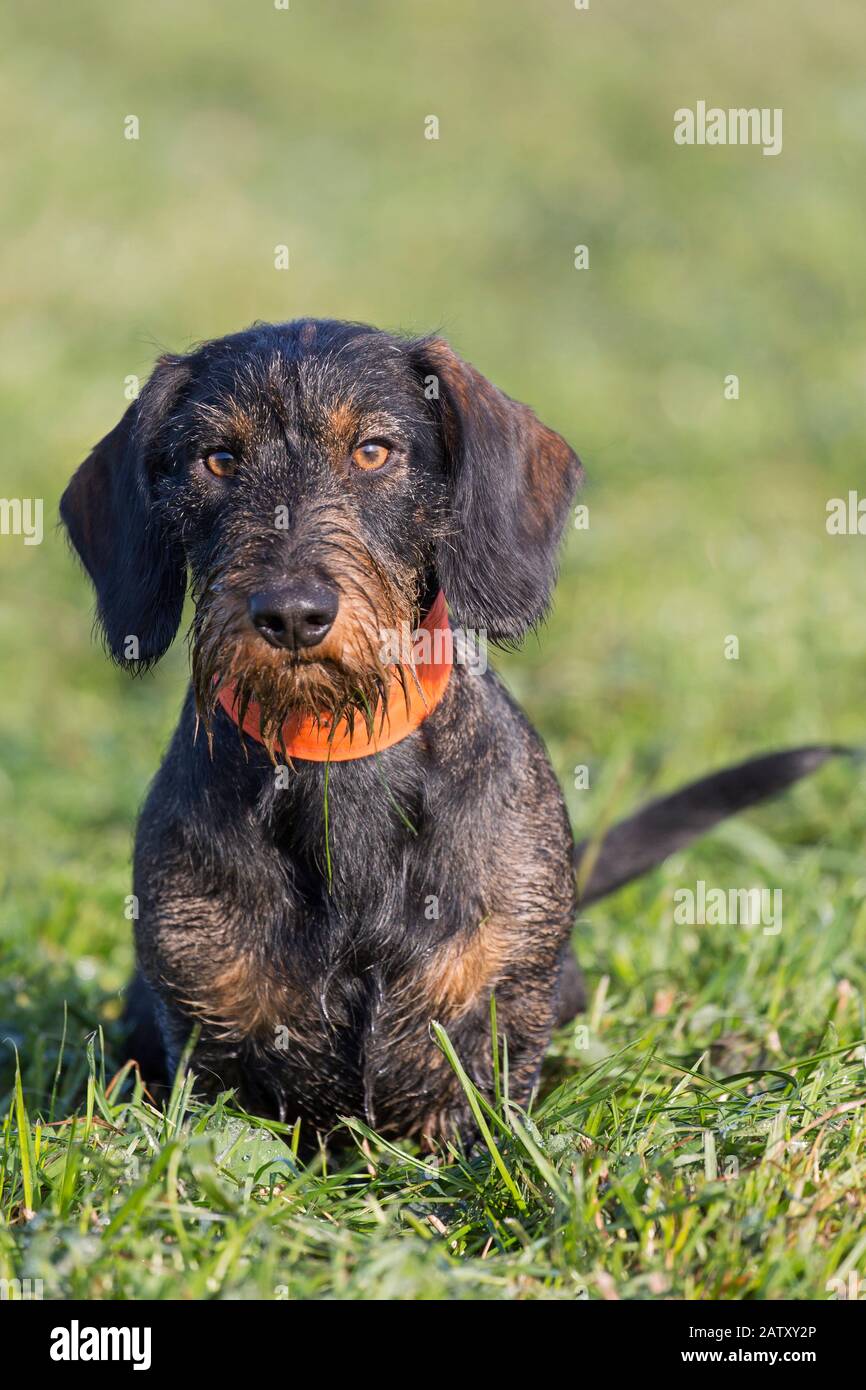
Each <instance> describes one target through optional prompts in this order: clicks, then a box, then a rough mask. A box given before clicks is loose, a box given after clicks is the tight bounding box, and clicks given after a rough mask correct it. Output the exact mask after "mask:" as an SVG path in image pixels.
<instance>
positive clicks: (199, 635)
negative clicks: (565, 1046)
mask: <svg viewBox="0 0 866 1390" xmlns="http://www.w3.org/2000/svg"><path fill="white" fill-rule="evenodd" d="M580 477H581V466H580V463H579V461H578V459H577V457H576V455H575V454H574V452H573V451H572V450H571V449H570V448H569V446H568V445H567V444H566V443H565V441H564V440H563V439H562V438H560V436H559V435H558V434H555V433H554V432H553V430H551V429H548V428H547V427H546V426H545V425H543V424H542V423H541V422H540V421H539V420H538V419H537V418H536V416H535V415H534V414H533V412H532V411H531V410H530V409H529V408H528V407H527V406H525V405H520V404H518V403H517V402H516V401H513V400H511V399H509V398H508V397H507V396H505V395H503V394H502V392H500V391H499V390H497V389H496V388H495V387H494V386H492V385H491V384H490V382H489V381H487V380H486V379H485V378H484V377H483V376H482V375H481V374H480V373H479V372H477V371H476V370H475V369H474V368H473V367H471V366H469V365H468V364H467V363H466V362H464V361H462V360H461V358H460V357H458V356H457V354H456V353H455V352H454V351H453V350H452V349H451V348H450V347H449V346H448V345H447V344H446V343H445V342H444V341H442V340H441V339H440V338H435V337H434V338H426V339H421V340H408V339H402V338H398V337H395V336H392V335H390V334H388V333H384V332H380V331H378V330H376V329H374V328H370V327H367V326H365V325H362V324H356V323H339V322H331V321H316V320H304V321H298V322H294V323H287V324H260V325H258V324H257V325H254V326H253V327H252V328H250V329H248V330H246V331H245V332H241V333H237V334H233V335H231V336H229V337H226V338H221V339H219V340H217V341H214V342H209V343H205V344H204V345H203V346H201V347H199V348H197V349H196V350H194V351H192V352H190V353H189V354H188V355H185V356H165V357H162V358H161V359H160V361H159V362H158V363H157V365H156V368H155V370H154V372H153V374H152V376H151V377H150V379H149V381H148V382H147V384H146V385H145V387H144V388H143V390H142V392H141V394H140V395H139V397H138V399H137V400H136V401H135V402H134V403H133V404H132V405H130V407H129V409H128V410H127V412H126V414H125V415H124V417H123V419H122V420H121V421H120V423H119V424H118V425H117V426H116V427H115V429H114V430H112V432H111V433H110V434H108V435H107V436H106V437H105V439H103V440H102V442H101V443H100V444H98V445H97V446H96V448H95V449H94V450H93V452H92V453H91V454H90V456H89V457H88V458H87V459H86V461H85V462H84V463H83V464H82V465H81V467H80V468H79V469H78V471H77V472H76V473H75V475H74V477H73V478H72V481H71V482H70V484H69V486H68V488H67V490H66V492H65V494H64V496H63V499H62V502H61V516H62V519H63V521H64V523H65V525H66V528H67V530H68V534H69V537H70V538H71V541H72V544H73V546H74V547H75V550H76V551H77V552H78V554H79V556H80V558H81V560H82V561H83V563H84V566H85V567H86V569H87V572H88V574H89V575H90V578H91V579H92V581H93V584H94V586H95V590H96V596H97V605H98V619H99V623H100V626H101V629H102V632H103V634H104V638H105V643H106V646H107V649H108V652H109V654H110V655H111V657H112V658H113V659H114V660H115V661H117V662H118V663H120V664H121V665H123V666H125V667H126V668H127V669H128V670H130V671H132V672H141V671H144V670H146V669H147V668H149V667H150V666H152V665H153V663H154V662H156V661H158V660H159V658H160V657H161V656H162V655H163V653H164V652H165V651H166V649H167V648H168V646H169V644H170V643H171V642H172V640H173V638H174V636H175V634H176V632H177V630H178V627H179V624H180V622H181V614H182V609H183V605H184V598H185V593H186V587H187V575H188V574H189V576H190V587H191V592H192V596H193V600H194V605H195V612H194V618H193V623H192V628H191V666H192V679H191V683H190V687H189V689H188V691H187V694H186V698H185V700H184V704H183V709H182V712H181V715H180V721H179V723H178V726H177V729H176V731H175V733H174V736H173V738H172V740H171V744H170V747H169V749H168V753H167V755H166V757H165V759H164V761H163V763H162V766H161V767H160V769H159V771H158V773H157V775H156V778H155V780H154V782H153V785H152V787H151V789H150V792H149V795H148V797H147V800H146V802H145V805H144V809H143V811H142V813H141V817H140V820H139V824H138V833H137V839H136V846H135V864H134V892H135V901H136V903H137V913H138V915H137V919H136V923H135V938H136V953H137V973H136V977H135V979H134V981H133V984H132V987H131V990H130V996H129V1018H130V1026H131V1029H132V1037H131V1048H132V1049H133V1053H134V1055H135V1056H136V1057H137V1058H138V1060H139V1061H140V1062H141V1063H142V1066H143V1067H144V1068H145V1069H146V1071H147V1072H149V1074H150V1075H151V1076H152V1077H158V1076H159V1075H163V1076H166V1075H170V1074H171V1072H172V1069H173V1068H175V1067H176V1065H177V1062H178V1059H179V1056H180V1054H181V1052H182V1050H183V1048H184V1045H185V1043H186V1042H187V1040H188V1039H189V1038H190V1037H191V1033H192V1030H193V1029H194V1028H195V1030H196V1041H195V1045H194V1049H193V1052H192V1060H191V1065H192V1067H193V1069H194V1071H195V1073H196V1075H197V1077H198V1080H199V1084H200V1086H201V1087H202V1088H203V1089H204V1090H205V1091H206V1092H209V1093H214V1092H217V1091H220V1090H223V1089H226V1088H234V1089H235V1091H236V1093H237V1096H238V1098H239V1100H240V1101H241V1103H242V1104H243V1105H245V1106H246V1107H247V1108H248V1109H250V1110H253V1111H255V1112H258V1113H260V1114H263V1115H266V1116H269V1117H272V1118H277V1119H279V1120H282V1121H285V1122H290V1123H291V1122H294V1121H295V1120H296V1119H298V1118H300V1120H301V1122H302V1129H303V1131H304V1132H305V1133H306V1134H307V1135H308V1136H313V1137H315V1135H317V1134H318V1135H327V1134H328V1133H329V1132H330V1131H332V1130H333V1129H334V1127H335V1126H336V1125H337V1124H338V1123H339V1121H340V1118H341V1117H343V1116H352V1115H354V1116H359V1117H361V1118H363V1119H364V1120H365V1121H366V1122H368V1123H369V1124H370V1125H371V1126H373V1127H375V1128H376V1129H377V1130H378V1131H379V1132H380V1133H382V1134H383V1135H387V1136H391V1137H394V1136H405V1137H414V1138H416V1139H417V1140H419V1141H420V1142H421V1143H423V1144H426V1145H428V1146H429V1145H432V1144H435V1143H436V1142H437V1141H440V1140H442V1139H443V1138H447V1137H449V1136H452V1135H454V1134H455V1133H459V1134H462V1135H466V1134H468V1133H471V1131H472V1124H471V1113H470V1111H469V1109H468V1107H467V1102H466V1097H465V1094H464V1092H463V1089H462V1088H461V1085H460V1082H459V1081H458V1079H457V1077H456V1076H455V1074H454V1072H453V1071H452V1069H451V1067H450V1066H449V1064H448V1062H447V1060H446V1058H445V1056H444V1055H443V1053H442V1052H441V1051H440V1050H439V1048H438V1047H437V1045H436V1043H435V1041H434V1039H433V1037H432V1034H431V1026H430V1025H431V1021H432V1020H439V1021H440V1022H441V1023H442V1025H443V1026H444V1027H445V1029H446V1030H447V1032H448V1034H449V1036H450V1038H451V1040H452V1042H453V1044H454V1047H455V1049H456V1051H457V1053H458V1054H459V1056H460V1057H461V1059H462V1061H463V1064H464V1066H465V1068H466V1070H467V1071H468V1072H469V1074H470V1076H471V1077H472V1079H473V1081H474V1082H475V1083H476V1085H477V1086H478V1087H480V1088H481V1090H482V1091H484V1092H488V1093H489V1091H490V1089H491V1085H492V1069H493V1057H492V1046H491V1008H490V1001H491V996H492V995H494V994H495V1000H496V1009H497V1019H498V1032H500V1033H501V1034H502V1035H504V1036H505V1037H506V1038H507V1043H508V1063H509V1084H510V1093H511V1095H512V1097H513V1099H514V1100H516V1101H517V1102H519V1103H521V1104H526V1103H527V1102H528V1101H529V1100H530V1098H531V1095H532V1092H533V1088H534V1087H535V1086H536V1083H537V1080H538V1076H539V1069H540V1066H541V1062H542V1058H543V1056H544V1052H545V1048H546V1047H547V1044H548V1041H549V1038H550V1035H551V1030H552V1029H553V1027H554V1025H555V1024H556V1023H557V1022H558V1021H560V1022H562V1021H565V1020H566V1019H568V1018H569V1017H571V1016H573V1015H574V1013H575V1012H576V1011H577V1010H578V1009H579V1008H580V1006H581V994H582V990H581V983H580V977H579V972H578V969H577V966H576V963H575V961H574V957H573V955H572V953H571V945H570V937H571V931H572V926H573V923H574V918H575V912H576V909H577V906H578V888H577V885H578V883H580V887H581V899H582V901H583V902H584V903H588V902H591V901H592V900H593V899H594V898H597V897H600V896H601V895H602V893H604V892H608V891H610V890H611V889H612V888H614V887H616V886H618V885H619V884H620V883H623V882H625V881H626V880H627V879H629V878H632V877H634V876H635V875H636V874H639V873H642V872H644V871H645V870H646V869H647V868H649V867H651V866H652V865H653V864H656V863H658V862H659V861H660V860H661V859H662V858H664V856H665V855H666V854H668V853H670V852H671V850H673V849H675V848H679V847H681V846H682V845H683V844H685V843H687V842H688V841H689V840H690V839H692V838H693V837H694V836H695V835H697V834H699V833H700V832H701V831H703V830H705V829H707V828H709V826H710V825H712V824H714V823H715V822H716V821H717V820H719V819H721V817H722V816H724V815H727V814H729V813H730V812H731V811H734V810H737V809H739V808H740V807H741V806H744V805H748V804H750V803H751V802H753V801H756V800H759V799H760V798H761V797H763V796H766V795H769V794H770V793H771V792H774V791H778V790H780V789H781V788H782V787H784V786H786V785H788V783H789V782H791V781H793V780H795V779H796V778H797V777H798V776H800V775H802V774H803V773H804V772H806V771H810V770H811V769H812V768H813V767H815V766H817V765H818V764H819V763H820V762H822V761H823V760H824V758H825V757H827V756H828V754H829V752H830V751H831V750H830V749H828V748H823V747H816V748H809V749H797V750H793V751H790V752H787V753H779V754H772V755H770V756H769V757H765V758H760V759H755V760H753V761H752V762H750V763H748V764H745V765H743V766H742V767H741V768H738V769H733V770H728V771H727V772H722V773H718V774H716V775H715V776H714V777H711V778H708V779H705V780H704V781H702V782H700V783H696V784H695V785H694V786H693V787H691V788H687V789H686V791H684V792H680V793H677V794H676V795H675V796H673V797H669V798H666V799H665V800H663V801H660V802H656V803H654V804H652V805H650V806H649V807H647V808H646V809H645V810H644V811H642V812H640V813H638V815H636V816H634V817H632V819H631V820H629V821H626V822H625V823H624V824H622V825H620V826H618V827H615V828H614V829H613V830H612V831H611V832H609V834H608V835H607V836H606V837H605V838H604V839H603V840H602V841H601V843H600V844H597V845H593V846H592V852H591V853H589V854H586V853H584V851H585V849H586V847H585V846H578V847H577V850H575V846H574V844H573V840H572V834H571V829H570V826H569V821H568V817H567V814H566V809H565V805H564V802H563V798H562V795H561V792H560V789H559V787H558V785H557V782H556V779H555V777H554V774H553V772H552V770H551V767H550V764H549V762H548V759H547V757H546V754H545V750H544V747H543V745H542V743H541V740H540V739H539V737H538V735H537V734H536V733H535V731H534V730H533V729H532V728H531V726H530V725H529V723H528V722H527V720H526V718H525V717H524V715H523V714H522V713H521V711H520V709H519V708H518V707H517V706H516V705H515V703H514V701H513V700H512V699H511V698H510V696H509V695H508V693H507V691H506V690H505V688H504V687H503V685H502V683H501V682H500V681H499V680H498V679H497V677H496V676H495V675H494V674H493V673H492V672H491V671H489V670H487V669H486V665H485V663H484V662H483V661H478V660H472V659H471V654H472V653H473V652H474V653H476V655H477V653H478V651H479V649H480V648H479V643H483V642H484V641H485V640H487V639H489V640H490V641H491V642H493V643H506V644H513V643H518V642H519V641H520V639H521V638H522V637H523V636H524V634H525V633H526V632H527V630H528V629H530V628H532V627H533V626H534V625H535V624H537V623H538V622H539V620H540V619H541V618H542V617H543V615H544V613H545V610H546V609H547V606H548V604H549V602H550V597H551V591H552V588H553V585H554V580H555V573H556V556H557V549H558V545H559V541H560V537H561V534H562V531H563V527H564V524H565V521H566V519H567V517H568V513H569V508H570V504H571V501H572V497H573V495H574V492H575V488H576V487H577V484H578V482H579V480H580ZM446 605H447V606H446ZM458 639H459V640H458ZM467 654H468V655H467ZM575 856H577V859H576V858H575ZM581 865H583V872H581V871H580V870H581ZM587 866H588V867H587ZM576 869H577V870H578V872H576Z"/></svg>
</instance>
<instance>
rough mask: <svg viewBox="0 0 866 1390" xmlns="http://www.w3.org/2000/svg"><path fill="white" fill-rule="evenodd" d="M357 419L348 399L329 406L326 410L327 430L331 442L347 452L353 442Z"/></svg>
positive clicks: (356, 429)
mask: <svg viewBox="0 0 866 1390" xmlns="http://www.w3.org/2000/svg"><path fill="white" fill-rule="evenodd" d="M359 421H360V416H359V414H358V411H357V410H356V408H355V406H354V405H353V404H352V402H351V401H350V400H349V401H341V402H340V403H339V405H334V406H331V408H330V410H329V411H328V417H327V430H328V435H329V437H330V438H331V440H332V441H333V443H334V444H335V445H336V446H338V447H340V448H342V449H343V450H344V451H345V452H348V450H349V449H351V447H352V445H353V444H354V442H355V437H356V435H357V432H358V424H359Z"/></svg>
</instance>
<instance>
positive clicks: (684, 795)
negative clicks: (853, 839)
mask: <svg viewBox="0 0 866 1390" xmlns="http://www.w3.org/2000/svg"><path fill="white" fill-rule="evenodd" d="M858 751H859V750H857V749H853V748H844V747H840V746H838V745H832V744H816V745H814V746H812V747H806V748H789V749H786V750H784V751H783V752H779V753H765V754H764V755H763V756H762V757H760V758H749V759H748V761H747V762H744V763H737V765H736V766H735V767H726V768H723V769H722V771H721V772H713V773H712V774H711V775H710V776H709V777H701V778H700V779H699V780H698V781H697V782H690V783H689V785H688V786H687V787H683V788H682V789H681V790H680V791H678V792H673V793H672V794H671V795H670V796H662V797H659V798H658V800H656V801H650V802H649V803H648V804H647V805H646V806H644V807H642V808H641V810H639V811H636V812H635V814H634V815H633V816H629V817H628V819H627V820H624V821H620V823H619V824H618V825H615V826H613V828H612V829H611V830H608V831H607V833H606V834H605V835H603V836H601V838H600V839H598V840H592V839H589V840H583V841H581V843H580V844H579V845H577V846H576V847H575V851H574V853H575V867H576V870H577V882H578V891H579V897H580V904H581V906H582V907H586V906H587V905H588V904H589V903H594V902H597V901H598V899H599V898H604V897H606V896H607V894H608V893H613V892H614V891H615V889H617V888H622V886H623V885H624V884H626V883H630V882H631V881H632V879H635V878H640V876H641V874H645V873H647V872H648V870H649V869H654V868H655V866H656V865H657V864H661V862H662V860H663V859H667V857H668V855H670V854H674V853H675V852H676V850H679V849H682V848H683V847H684V846H685V845H688V844H690V843H691V841H692V840H696V839H697V838H698V836H699V835H703V834H704V833H705V831H707V830H711V829H712V827H713V826H714V825H717V824H718V823H719V821H722V820H724V819H725V818H726V816H732V815H734V814H735V813H736V812H737V811H743V810H745V808H746V807H747V806H754V805H755V803H756V802H758V801H764V800H766V798H767V797H770V796H776V795H777V794H778V793H779V792H782V791H784V790H785V788H786V787H790V786H791V784H792V783H793V782H797V781H799V779H800V778H801V777H807V776H808V775H809V773H811V772H815V771H816V770H817V769H818V768H819V767H822V766H823V764H824V763H825V762H827V760H828V759H829V758H834V757H845V756H847V757H852V756H857V754H858Z"/></svg>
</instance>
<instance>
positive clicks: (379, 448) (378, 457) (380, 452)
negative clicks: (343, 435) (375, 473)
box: [352, 439, 391, 473]
mask: <svg viewBox="0 0 866 1390" xmlns="http://www.w3.org/2000/svg"><path fill="white" fill-rule="evenodd" d="M390 456H391V450H390V449H389V448H388V447H387V445H386V444H380V443H379V442H378V440H375V439H367V440H365V442H364V443H363V444H359V445H358V447H357V449H356V450H355V452H354V453H353V455H352V462H353V463H354V465H355V467H356V468H364V469H366V470H367V472H368V473H369V472H371V471H372V470H373V469H376V468H382V467H383V466H384V465H385V464H386V463H387V462H388V459H389V458H390Z"/></svg>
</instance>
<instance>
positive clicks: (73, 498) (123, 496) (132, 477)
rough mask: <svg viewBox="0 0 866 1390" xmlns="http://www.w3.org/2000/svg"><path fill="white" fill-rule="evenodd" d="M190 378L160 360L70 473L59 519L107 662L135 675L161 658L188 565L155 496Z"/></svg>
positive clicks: (179, 362)
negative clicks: (163, 437) (165, 440)
mask: <svg viewBox="0 0 866 1390" xmlns="http://www.w3.org/2000/svg"><path fill="white" fill-rule="evenodd" d="M187 380H188V369H187V368H186V367H185V365H184V362H183V359H182V358H163V359H162V360H161V361H160V362H159V363H158V364H157V366H156V369H155V371H154V372H153V374H152V376H151V378H150V380H149V381H148V383H147V385H146V386H145V387H144V390H143V391H142V393H141V395H140V396H139V397H138V399H137V400H136V401H134V402H133V404H132V405H131V406H130V407H129V409H128V410H127V411H126V414H125V415H124V416H123V418H122V419H121V421H120V423H119V424H117V425H115V427H114V429H113V430H112V431H111V433H110V434H107V435H106V436H105V438H104V439H103V440H101V441H100V443H99V444H97V445H96V446H95V448H94V449H93V450H92V451H91V453H90V454H89V456H88V457H87V458H86V459H85V460H84V462H83V463H82V464H81V466H80V468H78V470H77V471H76V472H75V473H74V474H73V477H72V480H71V482H70V483H69V486H68V487H67V489H66V491H65V492H64V494H63V496H62V498H61V500H60V516H61V519H62V521H63V524H64V525H65V527H66V530H67V532H68V533H69V539H70V540H71V542H72V544H73V546H74V547H75V549H76V551H77V552H78V555H79V557H80V558H81V561H82V563H83V564H84V567H85V569H86V570H87V573H88V574H89V575H90V578H91V579H92V581H93V586H94V588H95V590H96V601H97V616H98V619H99V623H100V626H101V628H102V630H103V632H104V634H105V641H106V646H107V648H108V651H109V654H110V655H111V657H112V658H113V659H114V660H115V661H117V662H118V663H119V664H120V665H123V666H125V667H127V668H128V669H131V670H133V671H135V670H139V669H142V668H144V667H146V666H148V665H150V664H151V663H152V662H154V661H158V660H159V658H160V657H161V656H162V655H163V653H164V652H165V651H166V650H167V648H168V647H169V646H170V645H171V642H172V640H173V639H174V636H175V633H176V632H177V629H178V626H179V624H180V619H181V613H182V611H183V600H184V594H185V590H186V565H185V562H184V557H183V554H182V552H181V550H180V548H179V546H178V544H177V542H176V541H174V540H172V539H171V537H170V536H169V535H168V533H167V531H166V529H165V525H164V521H163V518H162V516H161V515H160V511H159V508H158V506H157V505H156V499H155V485H156V473H157V471H158V466H159V460H158V458H157V457H156V453H157V436H158V432H159V426H160V424H162V423H164V421H165V419H166V418H167V416H168V414H169V412H170V410H171V408H172V406H173V405H174V404H175V403H176V402H177V400H178V397H179V395H180V393H181V391H182V389H183V386H184V384H185V383H186V381H187Z"/></svg>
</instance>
